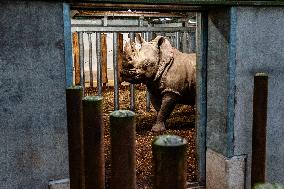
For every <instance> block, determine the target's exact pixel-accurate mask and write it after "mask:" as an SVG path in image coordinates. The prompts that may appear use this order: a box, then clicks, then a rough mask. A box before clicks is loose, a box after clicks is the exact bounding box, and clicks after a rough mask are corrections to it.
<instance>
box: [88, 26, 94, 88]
mask: <svg viewBox="0 0 284 189" xmlns="http://www.w3.org/2000/svg"><path fill="white" fill-rule="evenodd" d="M87 34H88V41H89V70H90V75H89V76H90V87H94V81H93V43H92V33H91V32H88V33H87Z"/></svg>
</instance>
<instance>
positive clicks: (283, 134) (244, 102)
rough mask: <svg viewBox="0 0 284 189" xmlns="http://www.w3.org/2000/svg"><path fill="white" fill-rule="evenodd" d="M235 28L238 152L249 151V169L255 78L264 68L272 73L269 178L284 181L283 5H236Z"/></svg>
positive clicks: (269, 79)
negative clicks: (249, 6) (257, 6)
mask: <svg viewBox="0 0 284 189" xmlns="http://www.w3.org/2000/svg"><path fill="white" fill-rule="evenodd" d="M236 30H237V41H236V45H237V49H236V65H237V66H236V104H235V123H234V125H235V132H234V133H235V136H234V138H235V145H234V146H235V154H248V164H247V169H248V170H247V171H248V173H250V165H251V163H250V159H251V150H252V149H251V142H252V141H251V135H252V117H253V110H252V107H253V78H254V75H255V73H257V72H265V73H267V74H268V77H269V78H268V90H269V92H268V111H267V141H266V143H267V145H266V151H267V152H266V180H267V181H268V182H280V183H284V142H283V138H284V128H283V123H284V100H283V95H284V37H283V36H284V8H280V7H279V8H276V7H270V8H268V7H267V8H256V7H254V8H244V7H243V8H237V27H236ZM249 180H250V179H249V178H248V181H249ZM248 184H249V183H248Z"/></svg>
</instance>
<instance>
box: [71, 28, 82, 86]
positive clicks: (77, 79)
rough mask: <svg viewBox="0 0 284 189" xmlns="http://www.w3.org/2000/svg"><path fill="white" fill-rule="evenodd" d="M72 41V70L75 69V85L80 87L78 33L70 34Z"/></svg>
mask: <svg viewBox="0 0 284 189" xmlns="http://www.w3.org/2000/svg"><path fill="white" fill-rule="evenodd" d="M72 39H73V56H74V61H73V62H74V68H75V85H80V78H81V76H80V74H81V71H80V59H79V56H80V54H79V36H78V32H74V33H73V34H72Z"/></svg>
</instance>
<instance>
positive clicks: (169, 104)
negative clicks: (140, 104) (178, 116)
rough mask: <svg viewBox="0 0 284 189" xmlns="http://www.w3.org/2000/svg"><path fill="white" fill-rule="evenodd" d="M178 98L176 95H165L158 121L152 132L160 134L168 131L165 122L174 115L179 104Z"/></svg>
mask: <svg viewBox="0 0 284 189" xmlns="http://www.w3.org/2000/svg"><path fill="white" fill-rule="evenodd" d="M177 99H178V96H177V95H176V94H174V93H165V94H164V96H163V97H162V103H161V107H160V110H159V111H158V115H157V121H156V123H155V125H154V126H153V127H152V131H154V132H159V131H164V130H166V128H165V122H166V120H167V119H168V117H169V116H170V114H171V113H172V111H173V110H174V108H175V105H176V103H177Z"/></svg>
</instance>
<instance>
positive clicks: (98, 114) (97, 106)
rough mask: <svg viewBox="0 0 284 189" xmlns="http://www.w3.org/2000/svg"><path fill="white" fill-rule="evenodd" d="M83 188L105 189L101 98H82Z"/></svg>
mask: <svg viewBox="0 0 284 189" xmlns="http://www.w3.org/2000/svg"><path fill="white" fill-rule="evenodd" d="M83 133H84V163H85V165H84V171H85V174H84V175H85V189H93V188H96V189H105V161H104V126H103V98H102V97H100V96H87V97H85V98H84V99H83Z"/></svg>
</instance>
